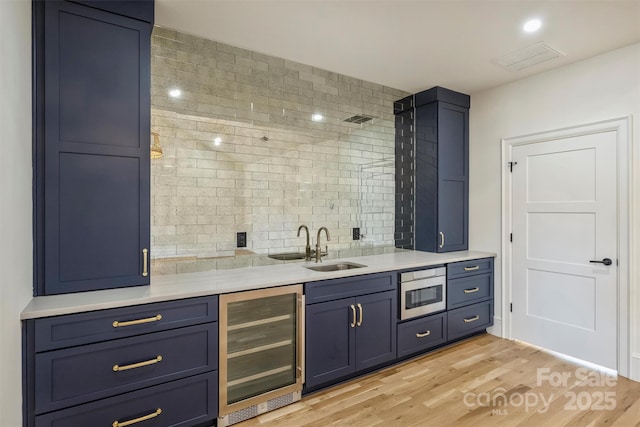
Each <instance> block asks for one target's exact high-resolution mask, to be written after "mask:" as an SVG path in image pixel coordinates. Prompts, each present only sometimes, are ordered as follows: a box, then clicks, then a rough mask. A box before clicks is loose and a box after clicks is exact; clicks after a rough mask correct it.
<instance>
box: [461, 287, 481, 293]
mask: <svg viewBox="0 0 640 427" xmlns="http://www.w3.org/2000/svg"><path fill="white" fill-rule="evenodd" d="M479 290H480V288H473V289H465V290H464V291H463V292H464V293H465V294H472V293H474V292H478V291H479Z"/></svg>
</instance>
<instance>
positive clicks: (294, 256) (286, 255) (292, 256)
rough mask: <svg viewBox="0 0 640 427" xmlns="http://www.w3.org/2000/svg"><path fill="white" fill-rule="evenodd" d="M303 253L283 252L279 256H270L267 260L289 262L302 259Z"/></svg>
mask: <svg viewBox="0 0 640 427" xmlns="http://www.w3.org/2000/svg"><path fill="white" fill-rule="evenodd" d="M304 257H305V255H304V252H285V253H281V254H270V255H269V258H272V259H277V260H280V261H291V260H294V259H304Z"/></svg>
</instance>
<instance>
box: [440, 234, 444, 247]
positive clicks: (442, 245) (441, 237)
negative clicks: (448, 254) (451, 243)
mask: <svg viewBox="0 0 640 427" xmlns="http://www.w3.org/2000/svg"><path fill="white" fill-rule="evenodd" d="M442 248H444V233H443V232H442V231H441V232H440V249H442Z"/></svg>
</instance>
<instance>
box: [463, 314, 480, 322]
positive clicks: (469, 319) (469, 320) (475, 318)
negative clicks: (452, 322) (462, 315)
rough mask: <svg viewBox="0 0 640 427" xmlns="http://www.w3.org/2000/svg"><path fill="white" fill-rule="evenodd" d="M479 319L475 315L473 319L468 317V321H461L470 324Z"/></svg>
mask: <svg viewBox="0 0 640 427" xmlns="http://www.w3.org/2000/svg"><path fill="white" fill-rule="evenodd" d="M479 318H480V316H478V315H477V314H476V315H475V316H473V317H470V318H468V319H462V320H464V323H471V322H475V321H476V320H478V319H479Z"/></svg>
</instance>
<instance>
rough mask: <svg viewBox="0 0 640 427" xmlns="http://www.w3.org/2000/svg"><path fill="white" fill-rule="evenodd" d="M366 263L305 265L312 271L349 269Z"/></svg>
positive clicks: (360, 266)
mask: <svg viewBox="0 0 640 427" xmlns="http://www.w3.org/2000/svg"><path fill="white" fill-rule="evenodd" d="M362 267H366V265H362V264H356V263H354V262H341V263H340V264H326V265H314V266H312V267H305V268H308V269H309V270H313V271H338V270H351V269H354V268H362Z"/></svg>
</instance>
